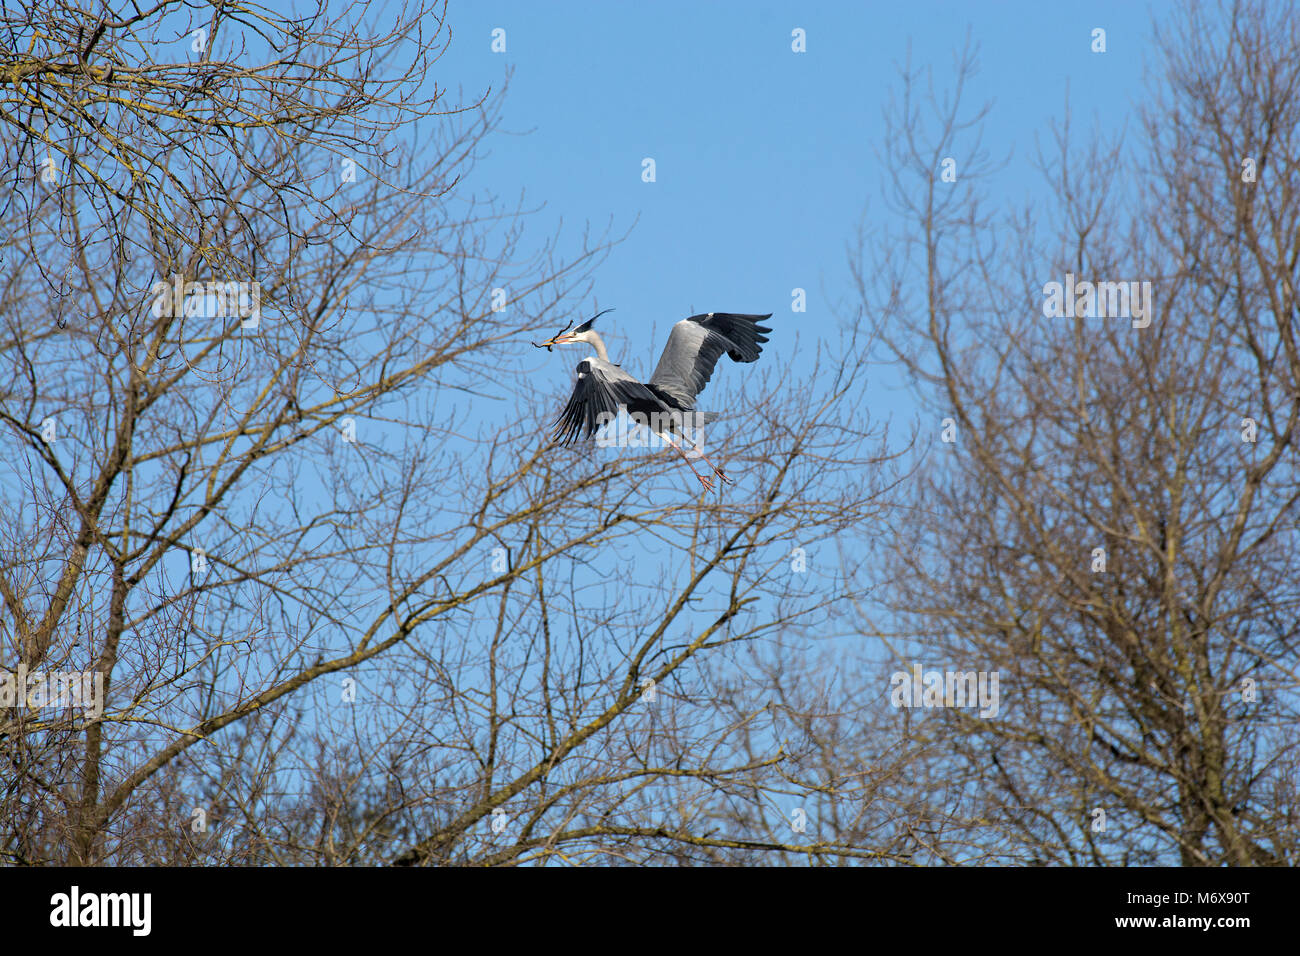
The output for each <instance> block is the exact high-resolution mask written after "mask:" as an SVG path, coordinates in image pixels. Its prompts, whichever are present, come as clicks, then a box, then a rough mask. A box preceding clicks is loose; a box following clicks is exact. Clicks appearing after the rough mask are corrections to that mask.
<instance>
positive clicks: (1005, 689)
mask: <svg viewBox="0 0 1300 956" xmlns="http://www.w3.org/2000/svg"><path fill="white" fill-rule="evenodd" d="M1161 44H1162V50H1163V55H1164V59H1165V72H1164V74H1163V75H1162V76H1159V77H1157V78H1156V80H1154V81H1153V82H1154V86H1155V88H1154V90H1153V92H1152V95H1151V96H1150V97H1149V98H1148V100H1147V104H1148V105H1147V106H1146V107H1145V109H1144V110H1143V122H1142V128H1141V131H1140V135H1138V136H1135V137H1134V138H1133V139H1132V140H1130V141H1129V142H1122V141H1118V140H1115V139H1113V138H1111V137H1108V136H1103V135H1101V134H1100V133H1098V134H1097V135H1095V136H1094V137H1093V138H1092V139H1091V141H1090V143H1089V144H1087V145H1085V146H1083V147H1080V146H1079V145H1077V143H1076V139H1077V136H1076V135H1075V134H1073V133H1072V130H1071V123H1070V122H1069V112H1068V104H1067V112H1066V117H1067V118H1066V121H1065V122H1063V123H1059V124H1057V125H1056V126H1055V129H1054V132H1055V137H1054V142H1053V144H1052V147H1051V149H1050V150H1049V153H1048V156H1047V157H1046V158H1044V157H1042V156H1041V155H1040V168H1041V169H1042V171H1043V172H1044V174H1045V176H1046V177H1047V181H1048V183H1049V184H1050V186H1051V188H1052V191H1053V193H1054V195H1055V196H1056V197H1058V199H1059V206H1058V207H1057V208H1055V209H1049V210H1046V211H1043V210H1040V209H1029V210H1026V211H1024V212H1023V213H1019V214H1016V215H1008V216H1005V217H1002V216H998V215H995V213H994V212H992V211H991V210H990V205H989V203H988V202H987V200H986V196H987V191H986V188H985V183H986V182H987V177H986V174H987V173H988V172H990V171H991V167H990V166H989V165H988V163H987V162H986V160H985V159H984V157H983V155H982V153H981V151H980V147H979V142H978V136H979V131H980V128H981V124H980V122H979V121H980V119H981V118H982V112H981V111H978V110H977V111H966V110H964V107H963V106H962V103H961V99H962V97H961V87H962V85H963V83H964V81H965V80H966V79H967V78H968V77H969V76H970V75H971V73H972V72H973V68H974V57H973V54H971V53H969V52H968V54H967V55H966V57H965V58H964V59H963V60H962V62H961V64H960V67H959V74H958V83H957V92H956V95H953V96H950V97H948V98H946V99H943V100H940V99H938V98H937V97H935V96H931V97H930V98H929V99H928V100H927V99H925V98H922V97H920V96H919V95H918V86H919V80H920V79H921V76H920V74H917V73H913V72H910V71H907V72H906V73H905V79H904V91H905V96H904V98H903V100H902V101H901V102H900V103H899V104H898V108H897V109H896V110H895V111H894V112H892V113H891V115H890V121H891V124H890V133H889V139H888V143H889V152H890V154H889V168H891V169H894V170H905V171H906V173H907V175H906V177H905V178H902V179H901V180H900V181H899V182H898V183H897V185H896V189H895V190H894V191H893V193H892V198H893V200H894V201H895V202H896V203H897V204H898V207H899V208H900V209H902V210H903V211H904V212H905V214H906V216H907V218H908V219H909V221H910V223H911V225H910V227H909V229H908V231H907V232H906V233H905V234H904V235H895V236H890V237H889V241H887V242H880V243H877V244H874V245H870V246H869V245H868V244H867V242H866V241H864V244H863V250H864V255H863V256H862V257H861V258H860V259H859V260H858V261H857V264H856V272H857V276H858V281H859V287H860V289H861V292H862V296H863V301H864V306H865V308H866V312H867V314H869V315H877V316H879V317H880V323H879V328H880V329H881V331H882V334H884V333H887V335H886V337H887V338H888V340H889V342H890V344H891V345H892V346H893V347H892V348H891V349H889V350H888V352H887V354H888V355H889V356H891V357H893V358H897V359H900V360H901V361H902V362H904V363H905V365H906V368H907V369H908V370H909V371H910V372H911V374H912V375H914V376H915V380H916V381H917V383H918V385H919V388H920V392H921V394H922V395H923V397H924V401H925V403H926V410H927V415H929V416H931V417H930V419H929V420H928V421H927V422H926V423H925V428H924V429H923V431H924V432H928V433H929V435H931V436H932V437H933V441H932V442H931V443H930V447H929V451H928V455H927V465H926V469H925V473H924V477H923V478H922V479H921V480H918V481H917V482H916V483H915V484H914V485H912V486H910V489H911V490H910V494H909V499H910V501H909V504H910V507H909V508H907V509H906V510H905V511H904V512H902V514H906V515H907V517H906V519H904V523H903V524H900V525H899V526H898V527H897V529H896V537H895V538H894V539H893V540H892V541H891V543H890V545H889V548H888V553H889V556H890V559H891V561H892V564H893V566H894V567H896V568H897V573H896V574H894V575H892V580H891V582H890V584H889V587H888V597H887V598H886V599H885V601H884V603H885V604H886V605H887V606H888V607H890V608H892V609H893V610H894V611H895V612H897V614H898V620H899V622H900V623H899V624H898V626H897V628H896V629H893V630H892V632H891V629H890V628H887V627H884V626H881V625H879V624H877V625H875V631H876V632H877V633H879V634H881V635H882V636H885V637H887V638H888V640H889V641H890V643H891V647H893V648H894V649H895V652H896V654H897V657H896V658H895V660H896V661H897V660H904V661H912V660H926V661H929V662H931V663H933V664H935V665H938V666H942V665H943V664H944V663H945V662H951V663H953V664H955V665H959V666H964V667H971V668H978V669H981V670H986V671H992V672H998V673H1000V675H1001V688H1002V695H1003V698H1004V700H1003V704H1002V708H1001V713H1000V714H999V715H998V716H997V717H996V718H992V719H979V718H977V717H975V716H974V715H973V714H972V712H970V711H965V710H960V709H955V708H936V709H935V710H933V711H928V712H925V713H926V717H925V720H926V722H927V723H931V724H935V725H937V727H938V728H942V729H941V730H936V732H941V733H943V734H945V735H946V736H947V738H948V740H949V745H948V747H947V748H946V752H945V753H943V754H941V755H940V756H939V757H938V758H937V760H936V763H935V766H936V767H937V768H943V769H945V770H946V771H948V772H951V773H952V774H953V775H954V777H955V779H963V780H966V781H975V782H976V783H975V784H974V785H975V787H976V790H977V792H978V793H979V794H980V795H981V797H982V806H981V814H980V816H981V817H982V820H981V821H979V822H978V825H977V827H976V828H975V830H974V831H973V832H974V833H975V835H976V837H977V839H978V842H979V844H980V845H981V846H984V847H987V848H992V849H994V850H996V852H997V853H998V854H1000V855H1002V856H1003V857H1004V858H1006V859H1011V860H1019V861H1029V862H1066V863H1142V862H1166V863H1168V862H1176V863H1182V864H1184V865H1222V864H1232V865H1246V864H1287V863H1289V864H1292V865H1293V864H1294V863H1295V862H1296V861H1297V859H1298V858H1300V856H1298V854H1300V848H1298V847H1297V834H1296V830H1295V814H1296V808H1297V799H1298V797H1300V794H1298V793H1297V778H1296V766H1297V750H1296V747H1297V739H1296V735H1295V726H1296V719H1297V710H1296V704H1297V698H1296V693H1295V692H1296V686H1297V684H1296V677H1297V675H1296V651H1297V640H1298V639H1300V632H1298V630H1297V619H1298V618H1297V610H1298V609H1300V588H1298V587H1297V577H1296V567H1297V530H1296V529H1297V522H1298V521H1300V484H1298V483H1297V468H1296V439H1297V423H1298V421H1300V351H1297V341H1296V316H1297V311H1296V310H1297V304H1296V297H1295V291H1294V290H1295V288H1296V285H1297V283H1298V282H1300V273H1298V272H1297V262H1298V260H1300V164H1298V163H1297V159H1296V157H1297V156H1298V155H1300V18H1297V16H1296V10H1295V9H1294V7H1293V6H1292V5H1290V4H1287V5H1278V4H1262V3H1249V2H1241V3H1234V4H1232V5H1231V6H1230V7H1224V8H1222V9H1221V10H1219V11H1218V12H1217V13H1207V12H1206V11H1205V10H1203V9H1202V8H1200V7H1197V8H1194V9H1191V10H1189V11H1188V12H1187V13H1186V14H1185V15H1180V17H1179V18H1178V20H1177V22H1176V23H1175V24H1174V25H1172V26H1171V27H1169V29H1168V30H1167V31H1165V32H1164V34H1163V35H1162V37H1161ZM927 105H928V106H929V107H931V108H932V110H931V112H932V115H933V117H934V129H933V131H929V130H928V129H927V125H926V121H925V120H923V118H922V115H923V114H922V108H923V107H926V106H927ZM944 157H954V158H955V162H956V165H955V169H956V170H957V171H958V173H957V176H956V179H955V181H951V177H950V179H949V181H945V180H944V178H943V176H942V171H943V159H944ZM950 168H951V167H950ZM869 238H874V237H864V240H866V239H869ZM868 249H875V250H877V251H878V254H877V255H876V256H875V257H874V258H872V257H870V256H869V255H866V254H865V252H866V250H868ZM1053 282H1056V283H1060V285H1059V286H1058V287H1056V288H1052V287H1050V285H1049V284H1050V283H1053ZM1144 282H1145V283H1149V289H1150V291H1151V295H1150V296H1147V298H1146V305H1147V306H1150V307H1151V311H1150V313H1149V314H1148V315H1143V314H1142V313H1141V307H1140V304H1139V302H1138V301H1137V299H1136V298H1135V297H1137V296H1142V295H1143V294H1144V292H1145V289H1144V287H1143V286H1142V285H1141V283H1144ZM1083 283H1089V284H1096V286H1095V291H1096V298H1095V299H1094V300H1093V301H1092V302H1091V303H1089V300H1088V299H1087V298H1086V294H1085V293H1084V292H1083V291H1082V289H1083V285H1082V284H1083ZM1103 283H1122V286H1119V285H1103ZM1130 283H1132V285H1130ZM1065 286H1071V287H1075V288H1077V289H1078V290H1079V291H1078V296H1077V298H1076V299H1075V304H1074V306H1073V307H1071V306H1070V305H1069V304H1067V305H1066V307H1065V309H1064V312H1063V314H1061V315H1059V316H1049V315H1047V314H1045V313H1047V312H1050V311H1052V310H1051V308H1050V304H1051V301H1052V297H1053V296H1054V295H1056V294H1058V293H1060V294H1062V295H1063V294H1064V287H1065ZM1121 293H1123V298H1122V300H1121ZM1066 301H1067V303H1068V300H1066ZM1126 307H1127V310H1126ZM945 420H946V421H945ZM945 439H947V440H946V441H945ZM881 563H882V566H887V565H885V562H884V561H883V560H882V562H881ZM864 610H867V609H866V608H865V607H864ZM868 620H870V621H879V620H881V618H880V616H879V614H878V612H877V611H876V610H875V609H871V615H870V617H869V618H868Z"/></svg>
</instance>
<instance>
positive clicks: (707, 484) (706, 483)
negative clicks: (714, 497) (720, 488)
mask: <svg viewBox="0 0 1300 956" xmlns="http://www.w3.org/2000/svg"><path fill="white" fill-rule="evenodd" d="M657 434H658V435H659V437H660V438H662V439H663V440H664V441H666V442H668V444H670V445H672V446H673V448H674V449H676V451H677V454H679V455H681V456H682V461H684V462H686V467H687V468H689V469H690V470H691V473H692V474H693V475H695V477H696V478H698V479H700V484H702V485H703V486H704V490H705V491H712V490H713V482H711V481H709V479H707V478H705V477H704V476H703V475H701V474H700V473H699V472H698V471H696V470H695V466H694V465H692V464H691V460H690V459H689V458H687V457H686V452H684V451H682V447H681V446H680V445H678V444H677V442H675V441H673V440H672V439H671V438H669V437H668V436H667V435H665V434H664V433H663V432H657ZM714 470H715V471H716V470H717V469H714Z"/></svg>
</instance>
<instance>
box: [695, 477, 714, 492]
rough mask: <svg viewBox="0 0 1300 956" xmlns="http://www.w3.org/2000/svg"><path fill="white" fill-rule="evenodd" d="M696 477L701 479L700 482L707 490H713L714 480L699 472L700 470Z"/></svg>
mask: <svg viewBox="0 0 1300 956" xmlns="http://www.w3.org/2000/svg"><path fill="white" fill-rule="evenodd" d="M695 477H696V478H698V479H700V484H702V485H703V486H704V490H705V491H712V490H713V482H712V481H710V480H709V479H708V478H705V477H704V476H703V475H701V474H699V473H698V472H697V473H696V475H695Z"/></svg>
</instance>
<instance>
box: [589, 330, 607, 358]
mask: <svg viewBox="0 0 1300 956" xmlns="http://www.w3.org/2000/svg"><path fill="white" fill-rule="evenodd" d="M587 339H588V341H590V342H591V344H592V345H594V346H595V347H596V354H597V355H599V356H600V360H601V361H602V362H608V361H609V353H608V352H606V351H605V343H604V341H603V340H602V339H601V337H600V336H599V335H598V334H597V333H596V330H595V329H591V330H590V331H589V332H587Z"/></svg>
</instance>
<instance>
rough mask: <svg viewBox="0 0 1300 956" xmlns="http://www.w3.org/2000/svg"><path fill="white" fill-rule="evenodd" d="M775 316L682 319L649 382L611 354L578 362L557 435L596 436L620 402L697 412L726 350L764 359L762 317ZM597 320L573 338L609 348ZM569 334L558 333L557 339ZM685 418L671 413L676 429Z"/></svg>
mask: <svg viewBox="0 0 1300 956" xmlns="http://www.w3.org/2000/svg"><path fill="white" fill-rule="evenodd" d="M771 316H772V314H771V313H770V312H769V313H767V314H766V315H748V314H742V313H736V312H709V313H706V314H702V315H693V316H691V317H690V318H688V319H682V320H681V321H680V322H678V323H677V324H676V325H674V326H673V329H672V332H670V333H669V335H668V344H667V345H666V346H664V351H663V354H662V355H661V356H660V357H659V364H658V365H656V366H655V370H654V374H653V375H651V376H650V381H649V382H644V383H643V382H638V381H637V380H636V379H635V378H633V377H632V376H631V375H628V374H627V373H626V372H624V371H623V370H622V369H621V368H620V367H619V366H617V365H615V364H614V363H613V362H610V361H609V360H608V356H607V355H606V356H604V357H602V356H596V355H593V356H591V357H589V358H587V359H585V360H583V361H582V362H581V363H580V364H579V365H578V369H577V371H578V380H577V382H576V383H575V384H574V387H573V392H572V394H571V395H570V396H569V401H568V403H567V404H566V405H565V406H564V411H562V412H561V413H560V416H559V418H557V419H556V420H555V426H556V428H555V433H554V440H555V441H556V442H558V443H559V444H562V445H568V444H570V443H572V442H575V441H577V440H578V439H579V438H580V437H585V438H589V437H591V436H592V435H593V434H595V432H596V429H597V428H598V427H599V425H600V420H599V417H600V415H601V414H602V413H608V414H609V415H610V416H611V417H612V416H614V415H617V414H618V408H619V406H620V405H621V406H623V407H625V408H626V409H627V410H628V412H629V413H637V412H640V413H642V414H645V415H651V414H654V413H656V412H658V413H664V412H668V413H679V412H688V411H694V410H695V401H696V398H697V397H698V396H699V394H700V392H702V391H704V388H705V386H706V385H708V383H709V379H710V378H712V377H713V370H714V368H715V367H716V366H717V364H718V359H720V358H721V357H722V355H723V354H724V353H725V354H727V355H728V356H729V357H730V358H731V359H732V361H735V362H756V361H758V357H759V355H760V354H762V351H763V343H764V342H766V341H767V336H766V335H765V334H764V333H766V332H771V331H772V330H771V329H770V328H768V327H767V326H764V325H759V324H758V321H759V320H760V319H768V318H771ZM592 321H594V320H591V321H588V322H586V323H584V324H583V325H582V326H579V327H578V328H577V329H575V330H574V332H573V333H572V335H571V336H569V338H568V340H569V341H573V340H574V338H573V336H579V335H581V338H578V339H576V340H577V341H591V342H593V344H595V345H596V347H597V349H598V350H599V351H601V352H604V344H603V343H602V342H601V341H600V339H599V337H598V336H597V334H596V332H595V330H593V329H592V328H591V324H592ZM563 336H564V334H562V335H561V336H556V339H555V340H553V341H557V340H560V339H561V338H562V337H563ZM679 417H680V416H679V415H673V416H672V417H671V418H667V420H668V421H669V422H670V430H671V431H674V432H675V431H677V429H676V428H673V427H672V425H671V423H672V420H673V419H674V418H679ZM716 417H717V415H716V414H714V413H713V412H704V413H702V419H703V421H706V422H707V421H710V420H712V419H714V418H716ZM606 420H607V421H608V419H606Z"/></svg>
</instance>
